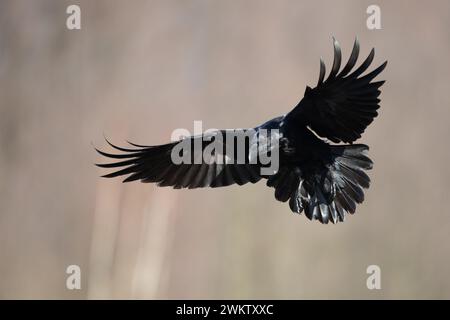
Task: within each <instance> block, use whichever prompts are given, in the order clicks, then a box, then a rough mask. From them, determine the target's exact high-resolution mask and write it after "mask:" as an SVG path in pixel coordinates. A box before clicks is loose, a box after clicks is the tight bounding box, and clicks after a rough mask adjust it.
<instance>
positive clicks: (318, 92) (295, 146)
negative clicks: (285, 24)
mask: <svg viewBox="0 0 450 320" xmlns="http://www.w3.org/2000/svg"><path fill="white" fill-rule="evenodd" d="M333 46H334V60H333V66H332V68H331V71H330V74H329V75H328V77H327V79H325V72H326V71H325V64H324V62H323V60H322V59H320V74H319V81H318V83H317V86H316V87H315V88H310V87H309V86H307V87H306V90H305V93H304V97H303V98H302V99H301V101H300V102H299V103H298V104H297V106H295V108H294V109H293V110H291V111H290V112H289V113H287V114H285V115H283V116H280V117H277V118H274V119H272V120H270V121H268V122H266V123H264V124H262V125H260V126H257V127H255V128H253V129H251V130H252V134H250V135H248V137H249V139H247V140H245V144H244V153H245V155H244V158H245V160H246V161H244V162H238V161H225V162H223V161H222V162H220V161H214V160H217V159H214V158H215V157H214V156H217V155H218V154H219V153H217V154H216V153H212V158H213V159H212V160H213V161H205V160H202V159H200V158H201V155H202V153H203V151H205V149H206V148H208V146H210V144H211V143H212V141H213V140H218V136H219V135H221V134H223V135H225V136H227V137H228V135H227V133H229V132H230V131H233V130H217V131H215V132H212V133H209V134H205V135H201V136H189V137H187V138H184V139H182V140H179V141H176V142H172V143H168V144H164V145H157V146H143V145H137V144H133V143H130V145H132V148H122V147H118V146H115V145H113V144H112V143H110V142H109V141H108V140H107V142H108V144H109V145H110V146H111V147H113V148H115V149H117V150H119V151H121V152H122V153H119V154H111V153H106V152H103V151H101V150H98V149H96V150H97V151H98V152H99V153H100V154H101V155H103V156H105V157H108V158H113V159H121V160H118V162H112V163H106V164H97V166H99V167H101V168H116V170H117V171H114V172H112V173H109V174H106V175H104V176H103V177H107V178H112V177H117V176H123V175H128V177H127V178H126V179H125V180H124V182H128V181H134V180H140V181H142V182H153V183H157V184H158V186H172V187H174V188H203V187H212V188H215V187H222V186H228V185H232V184H238V185H243V184H246V183H248V182H251V183H256V182H258V181H260V180H261V179H266V180H267V186H269V187H273V188H274V189H275V198H276V199H277V200H279V201H282V202H287V201H289V207H290V209H291V210H292V212H295V213H299V214H300V213H301V212H303V211H304V212H305V215H306V217H307V218H308V219H310V220H318V221H320V222H321V223H325V224H326V223H328V222H330V221H331V222H332V223H337V222H339V221H344V220H345V217H346V214H347V213H351V214H353V213H355V210H356V203H362V202H363V200H364V193H363V188H368V187H369V183H370V179H369V177H368V175H367V174H366V173H365V172H364V171H365V170H370V169H371V168H372V164H373V163H372V161H371V160H370V159H369V157H368V156H367V152H368V150H369V147H368V146H367V145H364V144H353V142H354V141H355V140H357V139H359V138H360V137H361V134H362V133H363V132H364V130H365V129H366V128H367V126H368V125H369V124H370V123H371V122H372V121H373V119H374V118H375V117H376V116H377V115H378V113H377V109H378V108H379V103H380V99H379V98H378V96H379V95H380V90H379V89H380V87H381V86H382V85H383V83H384V81H377V82H372V80H373V79H374V78H375V77H376V76H377V75H378V74H379V73H381V72H382V71H383V69H384V68H385V67H386V64H387V61H386V62H384V63H383V64H382V65H381V66H379V67H378V68H376V69H375V70H373V71H372V72H370V73H367V74H366V75H364V76H361V75H362V73H364V72H365V71H366V70H367V68H368V67H369V65H370V64H371V63H372V61H373V58H374V54H375V50H374V49H372V50H371V51H370V54H369V56H368V57H367V58H366V59H365V61H364V62H363V63H362V64H361V65H360V66H359V67H358V68H356V70H354V71H353V72H351V71H352V69H353V67H354V66H355V64H356V62H357V59H358V55H359V42H358V39H355V42H354V45H353V50H352V52H351V54H350V58H349V60H348V62H347V63H346V65H345V66H344V67H343V68H342V70H341V71H340V72H339V70H340V67H341V49H340V46H339V43H338V42H337V41H336V40H335V39H334V38H333ZM350 72H351V73H350ZM248 130H250V129H248ZM262 130H274V131H277V132H278V135H277V136H276V138H277V141H278V143H273V144H269V143H268V142H267V143H266V144H265V145H264V146H263V147H265V148H266V150H267V151H268V153H271V152H273V153H275V151H277V152H278V159H279V166H278V168H277V170H274V171H273V172H271V173H269V174H267V173H266V174H262V173H261V172H262V171H261V169H262V167H263V165H262V163H261V161H256V162H255V161H253V162H251V161H248V160H249V159H251V158H254V157H255V152H254V149H255V148H254V147H255V145H256V144H257V143H258V142H259V143H260V141H261V140H258V139H256V137H260V134H261V132H262ZM236 132H238V134H237V135H236V136H237V138H239V136H242V135H246V134H247V133H248V131H246V130H241V131H239V130H237V131H236ZM205 137H206V139H205ZM227 139H228V141H227ZM231 140H232V142H234V141H235V138H231V139H230V138H225V139H221V140H218V141H220V143H221V144H222V145H224V146H225V145H227V146H228V143H229V142H230V141H231ZM266 140H268V139H266ZM186 141H187V142H193V143H194V145H195V144H197V145H200V148H199V149H196V150H194V151H192V149H189V150H188V151H186V150H184V151H182V152H181V153H180V155H181V154H183V155H187V156H188V158H189V159H190V160H194V161H191V162H182V163H174V161H173V154H174V150H175V148H178V147H179V146H180V144H181V143H183V142H186ZM329 141H331V142H333V143H335V144H334V145H333V144H331V143H329ZM341 142H343V143H348V144H338V143H341ZM263 144H264V143H263ZM236 150H237V149H236V147H232V148H231V149H228V147H227V152H226V153H225V157H226V158H227V160H230V157H231V160H236V157H237V156H236V155H235V152H234V151H236ZM252 150H253V151H252ZM258 150H259V149H258ZM229 151H230V152H229ZM177 152H178V151H177ZM257 152H258V151H257ZM216 158H219V157H216ZM199 159H200V161H196V160H199ZM210 160H211V159H210Z"/></svg>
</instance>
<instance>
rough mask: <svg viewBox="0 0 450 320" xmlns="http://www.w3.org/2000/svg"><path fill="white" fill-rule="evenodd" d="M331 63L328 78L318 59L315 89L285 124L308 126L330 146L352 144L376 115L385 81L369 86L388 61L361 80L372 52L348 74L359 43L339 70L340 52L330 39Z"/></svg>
mask: <svg viewBox="0 0 450 320" xmlns="http://www.w3.org/2000/svg"><path fill="white" fill-rule="evenodd" d="M333 45H334V61H333V67H332V69H331V72H330V74H329V76H328V78H327V79H326V80H325V81H324V78H325V64H324V62H323V61H322V59H320V75H319V82H318V84H317V87H315V88H314V89H311V88H309V87H307V88H306V91H305V96H304V98H303V99H302V100H301V101H300V103H299V104H298V105H297V106H296V107H295V108H294V109H293V110H292V111H291V112H290V113H289V114H288V115H287V118H288V120H293V121H294V122H301V123H302V124H304V125H308V126H309V127H310V128H311V129H312V130H313V131H315V132H316V133H317V134H318V135H319V136H321V137H325V138H328V139H329V140H331V141H333V142H336V143H337V142H341V141H342V142H353V141H355V140H357V139H358V138H360V137H361V134H362V133H363V132H364V130H365V129H366V128H367V126H368V125H369V124H370V123H371V122H372V121H373V119H374V118H375V117H376V116H377V115H378V113H377V109H378V108H379V107H380V106H379V102H380V99H379V98H378V96H379V95H380V90H379V88H380V87H381V85H382V84H383V83H384V81H378V82H371V81H372V80H373V79H374V78H375V77H376V76H377V75H378V74H379V73H380V72H382V71H383V69H384V68H385V67H386V64H387V61H386V62H384V63H383V64H382V65H381V66H379V67H378V68H376V69H375V70H373V71H372V72H370V73H368V74H366V75H365V76H362V77H360V75H361V74H362V73H363V72H364V71H366V70H367V68H368V67H369V66H370V64H371V63H372V61H373V58H374V55H375V50H374V49H372V50H371V51H370V54H369V56H368V57H367V58H366V60H365V61H364V62H363V63H362V64H361V66H360V67H358V68H357V69H356V70H355V71H353V72H352V73H350V71H351V70H352V69H353V67H354V66H355V64H356V61H357V59H358V55H359V42H358V39H356V40H355V43H354V45H353V50H352V53H351V55H350V58H349V60H348V62H347V64H346V65H345V67H344V68H343V69H342V71H341V72H339V69H340V67H341V48H340V46H339V43H338V42H337V41H336V40H335V39H334V38H333Z"/></svg>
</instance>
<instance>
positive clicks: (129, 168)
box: [96, 131, 261, 189]
mask: <svg viewBox="0 0 450 320" xmlns="http://www.w3.org/2000/svg"><path fill="white" fill-rule="evenodd" d="M219 133H224V131H216V132H215V133H211V134H210V138H209V139H206V140H204V136H203V135H201V136H197V137H188V138H185V139H183V140H181V141H178V142H173V143H168V144H164V145H158V146H142V145H136V144H132V143H130V144H131V145H132V146H134V147H135V148H133V149H128V148H121V147H118V146H115V145H113V144H112V143H110V142H109V141H108V140H106V141H107V142H108V144H109V145H110V146H111V147H113V148H114V149H116V150H119V151H121V152H122V154H111V153H106V152H103V151H101V150H98V149H96V150H97V152H98V153H100V154H101V155H103V156H105V157H108V158H112V159H116V160H118V161H117V162H112V163H105V164H97V166H99V167H101V168H113V169H115V170H116V171H114V172H112V173H109V174H106V175H104V176H103V177H105V178H113V177H118V176H125V175H127V176H128V177H127V178H126V179H125V180H124V181H123V182H129V181H135V180H140V181H141V182H153V183H157V184H158V186H173V187H174V188H177V189H179V188H190V189H193V188H204V187H212V188H215V187H223V186H228V185H232V184H235V183H236V184H238V185H243V184H246V183H248V182H251V183H256V182H258V181H259V180H260V179H261V176H260V174H259V173H260V171H259V166H258V165H257V164H251V163H248V161H247V162H246V163H242V161H241V162H239V161H238V160H239V159H237V158H234V159H233V161H231V159H230V158H229V157H228V156H227V154H225V153H221V152H220V151H218V150H216V149H214V150H211V149H212V148H211V147H212V145H211V143H213V142H214V141H216V140H215V139H216V138H214V137H215V136H216V135H217V134H219ZM225 136H226V135H224V137H225ZM208 140H209V141H208ZM180 143H187V144H186V146H188V145H190V146H191V147H192V148H190V149H187V148H185V149H184V150H183V149H181V148H180V146H181V145H180ZM250 143H251V142H249V143H247V144H246V146H245V150H246V156H247V157H246V159H248V150H249V144H250ZM220 145H222V146H223V145H226V141H222V142H220V143H219V144H217V146H220ZM195 146H200V147H197V148H196V147H195ZM208 146H209V150H210V151H211V152H209V153H204V151H205V149H206V148H208ZM174 148H178V149H177V151H176V152H177V153H178V155H180V156H183V155H186V154H184V152H187V153H188V154H187V158H184V159H188V158H189V160H188V161H184V162H182V163H180V162H179V161H174V158H173V153H172V151H173V149H174ZM179 150H181V151H179ZM205 154H207V155H208V154H209V155H210V157H205V156H204V155H205ZM234 154H236V153H234ZM219 157H221V160H218V158H219ZM227 157H228V158H227Z"/></svg>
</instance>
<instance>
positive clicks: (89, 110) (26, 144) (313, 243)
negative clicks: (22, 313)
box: [0, 0, 450, 299]
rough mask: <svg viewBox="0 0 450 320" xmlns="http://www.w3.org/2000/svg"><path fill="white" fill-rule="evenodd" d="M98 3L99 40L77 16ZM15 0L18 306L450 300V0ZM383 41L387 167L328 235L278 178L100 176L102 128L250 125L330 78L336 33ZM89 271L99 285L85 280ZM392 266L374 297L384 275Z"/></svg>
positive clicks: (161, 132)
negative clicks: (370, 285) (204, 180)
mask: <svg viewBox="0 0 450 320" xmlns="http://www.w3.org/2000/svg"><path fill="white" fill-rule="evenodd" d="M71 4H78V5H80V7H81V27H82V28H81V30H68V29H67V28H66V19H67V17H68V14H66V8H67V6H68V5H71ZM371 4H374V2H373V1H356V0H354V1H348V0H347V1H339V2H336V1H322V0H320V1H319V0H315V1H287V0H282V1H262V0H261V1H257V0H247V1H238V0H230V1H219V0H215V1H206V0H204V1H191V0H188V1H165V0H164V1H162V0H161V1H144V0H134V1H112V0H96V1H75V0H73V1H56V0H39V1H31V0H14V1H12V0H11V1H8V0H2V1H1V2H0V298H21V299H28V298H63V299H103V298H113V299H116V298H125V299H129V298H137V299H142V298H148V299H173V298H180V299H184V298H190V299H197V298H209V299H223V298H233V299H240V298H269V299H272V298H274V299H281V298H283V299H304V298H325V299H328V298H343V299H351V298H365V299H391V298H398V299H404V298H425V299H428V298H438V299H439V298H450V275H449V273H448V270H449V267H450V241H449V230H450V212H449V211H450V209H449V206H448V205H447V200H448V199H449V197H450V185H449V183H448V181H449V180H450V171H449V169H448V163H449V161H450V151H449V147H448V136H449V135H450V126H449V122H448V119H449V117H450V106H449V102H450V96H449V90H448V89H449V88H448V79H449V76H450V68H449V67H450V62H449V56H450V38H449V37H448V30H450V3H449V2H448V1H446V0H442V1H433V2H431V3H426V2H423V1H406V0H405V1H395V2H394V1H376V4H377V5H379V6H380V8H381V24H382V29H381V30H368V29H367V27H366V19H367V17H368V15H367V13H366V9H367V7H368V6H369V5H371ZM333 35H334V36H335V37H336V38H337V39H338V40H339V41H340V43H341V47H342V50H343V55H344V59H346V58H347V57H348V55H349V54H350V51H351V48H352V44H353V41H354V38H355V36H358V38H359V40H360V43H361V56H366V55H367V54H368V53H369V50H370V49H371V48H372V47H375V48H376V57H375V63H374V66H375V65H379V64H380V63H381V62H383V61H384V60H385V59H387V60H389V64H388V67H387V69H386V71H385V72H384V73H383V74H382V76H381V77H379V79H386V80H387V83H386V84H385V85H384V86H383V88H382V95H381V98H382V103H381V109H380V116H379V117H378V118H377V119H376V120H375V122H374V123H373V124H372V125H371V126H370V127H369V129H368V130H367V131H366V133H365V134H364V136H363V138H362V139H361V140H360V142H363V143H366V144H368V145H370V156H371V158H372V159H373V160H374V162H375V166H374V169H373V171H371V172H370V176H371V178H372V185H371V187H370V189H369V191H368V192H367V193H366V200H365V202H364V203H363V204H362V205H360V206H359V207H358V210H357V214H355V215H354V216H350V217H348V219H347V221H346V222H345V223H343V224H338V225H321V224H320V223H318V222H311V221H309V220H307V219H306V218H305V217H304V216H298V215H294V214H292V213H291V211H290V210H289V207H288V205H287V204H286V203H280V202H278V201H276V200H275V199H274V195H273V189H269V188H267V187H266V186H265V184H264V182H261V183H259V184H256V185H246V186H245V187H229V188H223V189H220V190H219V189H216V190H208V189H205V190H181V191H180V190H172V189H168V188H157V187H155V186H154V185H148V184H140V183H131V184H122V183H121V181H120V180H119V179H116V180H103V179H101V178H99V176H100V175H101V174H104V173H106V172H105V171H102V170H100V169H99V168H96V167H95V166H94V165H93V164H94V163H95V162H100V161H101V159H100V157H99V156H98V155H97V154H96V153H95V152H94V149H93V145H95V146H96V147H99V148H103V149H106V150H109V149H108V147H107V145H106V143H105V141H104V139H103V136H104V135H105V136H107V137H108V138H109V139H110V140H111V141H113V142H114V143H116V144H124V143H125V141H126V140H130V141H133V142H135V143H140V144H160V143H164V142H167V141H168V140H169V139H170V135H171V133H172V130H174V129H175V128H186V129H189V130H193V121H194V120H202V121H203V124H204V129H208V128H235V127H249V126H254V125H257V124H260V123H262V122H263V121H265V120H267V119H270V118H272V117H274V116H277V115H280V114H283V113H286V112H287V111H289V110H290V108H291V107H292V106H294V105H295V104H296V103H297V102H298V101H299V99H300V98H301V97H302V96H303V92H304V89H305V86H306V85H315V83H316V82H317V79H318V74H319V58H320V56H322V57H323V58H324V60H325V61H326V63H327V66H328V67H329V66H330V64H331V62H332V41H331V37H332V36H333ZM72 264H76V265H79V266H80V268H81V279H82V284H81V290H68V289H67V288H66V278H67V277H68V275H67V274H66V268H67V266H69V265H72ZM373 264H375V265H378V266H380V268H381V286H382V289H381V290H368V289H367V287H366V279H367V277H368V275H367V274H366V268H367V267H368V266H369V265H373Z"/></svg>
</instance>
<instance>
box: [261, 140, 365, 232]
mask: <svg viewBox="0 0 450 320" xmlns="http://www.w3.org/2000/svg"><path fill="white" fill-rule="evenodd" d="M368 149H369V148H368V146H366V145H362V144H358V145H345V146H330V153H331V154H329V155H327V157H326V158H327V159H328V160H327V161H328V162H327V163H326V164H325V165H322V166H321V167H317V168H314V169H315V170H313V172H311V168H308V170H306V169H304V170H303V171H304V172H303V171H302V168H300V167H282V168H280V171H279V172H278V173H277V174H275V175H273V176H271V177H270V178H269V180H268V181H267V185H268V186H270V187H274V188H275V197H276V198H277V200H279V201H287V200H289V207H290V208H291V210H292V211H293V212H295V213H301V212H303V211H304V212H305V215H306V217H307V218H308V219H310V220H319V221H320V222H321V223H325V224H327V223H328V222H330V221H331V222H332V223H337V222H340V221H344V220H345V217H346V215H347V213H350V214H353V213H355V210H356V204H359V203H362V202H363V201H364V192H363V189H367V188H368V187H369V185H370V178H369V176H368V175H367V174H366V173H365V172H364V170H370V169H371V168H372V165H373V163H372V161H371V160H370V159H369V157H368V156H367V151H368ZM324 158H325V157H324ZM330 159H331V160H330ZM324 161H326V160H325V159H324Z"/></svg>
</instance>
